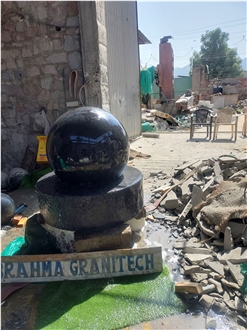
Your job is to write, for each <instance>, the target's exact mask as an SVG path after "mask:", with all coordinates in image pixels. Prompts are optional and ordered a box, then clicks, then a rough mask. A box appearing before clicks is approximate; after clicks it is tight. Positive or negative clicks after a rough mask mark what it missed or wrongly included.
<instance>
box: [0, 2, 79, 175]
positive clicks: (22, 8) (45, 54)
mask: <svg viewBox="0 0 247 330" xmlns="http://www.w3.org/2000/svg"><path fill="white" fill-rule="evenodd" d="M1 7H2V8H1V9H2V35H1V36H2V38H1V42H2V51H1V59H2V66H1V69H2V81H1V82H2V90H1V120H2V169H3V168H5V169H10V168H12V167H19V166H20V165H21V161H22V159H23V156H24V154H25V150H26V148H27V146H28V145H37V139H36V136H37V135H43V132H42V130H41V131H40V132H37V131H35V130H34V129H33V122H34V117H35V115H36V114H38V113H39V112H40V110H41V109H42V108H44V109H45V112H46V116H47V119H48V122H49V123H50V124H52V123H53V122H54V121H55V120H56V119H57V117H59V116H60V115H61V114H62V113H63V112H65V111H66V110H67V108H66V102H68V101H75V100H77V101H78V91H79V88H80V87H81V86H82V85H83V79H82V64H81V63H82V59H81V46H80V29H79V18H78V4H77V1H47V2H46V1H44V2H43V1H37V2H36V1H31V2H29V1H12V2H9V1H3V2H2V3H1ZM71 70H77V72H78V74H79V79H78V83H77V96H76V98H74V97H71V96H70V93H69V90H68V81H69V74H70V72H71Z"/></svg>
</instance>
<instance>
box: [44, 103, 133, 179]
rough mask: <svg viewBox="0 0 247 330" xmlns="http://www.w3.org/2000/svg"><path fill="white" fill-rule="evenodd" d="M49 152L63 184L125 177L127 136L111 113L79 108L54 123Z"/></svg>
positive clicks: (50, 134)
mask: <svg viewBox="0 0 247 330" xmlns="http://www.w3.org/2000/svg"><path fill="white" fill-rule="evenodd" d="M46 152H47V157H48V160H49V163H50V165H51V166H52V168H53V170H54V172H55V174H56V175H57V176H58V177H59V178H60V179H61V180H62V181H66V182H70V183H79V184H93V183H98V182H103V181H109V180H114V179H116V178H119V177H120V176H121V175H122V173H123V171H124V169H125V167H126V164H127V162H128V158H129V141H128V135H127V133H126V131H125V129H124V127H123V126H122V124H121V123H120V122H119V121H118V120H117V119H116V118H115V117H114V116H113V115H112V114H111V113H109V112H107V111H104V110H102V109H100V108H95V107H79V108H76V109H73V110H69V111H67V112H66V113H64V114H63V115H62V116H61V117H59V118H58V119H57V120H56V122H55V123H54V124H53V126H52V127H51V129H50V132H49V134H48V137H47V145H46Z"/></svg>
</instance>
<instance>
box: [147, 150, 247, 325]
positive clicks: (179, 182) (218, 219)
mask: <svg viewBox="0 0 247 330" xmlns="http://www.w3.org/2000/svg"><path fill="white" fill-rule="evenodd" d="M151 175H152V176H153V177H154V179H155V178H156V179H157V180H156V183H155V184H154V186H153V189H154V190H153V191H152V195H151V200H150V201H149V203H151V204H146V205H145V209H146V211H147V217H146V219H147V220H148V221H152V222H154V223H155V222H156V223H158V224H159V225H163V226H164V227H165V228H167V229H168V228H169V229H170V231H171V232H172V235H173V236H174V237H175V238H176V239H177V241H176V243H175V244H174V246H173V249H174V254H175V255H177V256H178V257H179V260H180V274H181V275H182V276H184V280H185V282H179V283H177V286H176V285H175V290H176V287H177V292H184V293H185V292H186V294H187V295H191V294H192V295H195V291H194V290H195V287H194V285H195V283H197V290H198V291H197V302H198V303H199V304H200V305H201V306H202V307H203V309H204V310H205V311H209V310H213V311H215V312H216V313H219V314H221V313H223V314H225V313H229V311H231V312H232V313H233V315H234V314H235V315H236V317H237V318H238V320H239V322H240V323H241V324H242V325H244V326H245V328H247V316H246V315H247V292H246V291H247V283H246V282H247V279H245V278H244V275H243V274H242V272H241V269H240V267H243V264H244V265H246V266H247V191H246V190H247V161H246V159H240V160H238V159H236V158H234V156H231V155H230V156H221V157H219V159H218V160H216V159H209V160H207V161H197V162H194V163H193V162H191V163H187V164H186V163H185V164H183V165H182V166H179V167H177V168H176V170H175V173H174V175H173V176H172V177H167V176H166V175H165V173H163V172H159V173H151ZM154 181H155V180H154ZM160 182H162V183H164V185H163V186H161V187H160V186H158V184H159V183H160ZM245 263H246V264H245ZM182 284H185V287H184V285H182ZM245 290H246V291H245Z"/></svg>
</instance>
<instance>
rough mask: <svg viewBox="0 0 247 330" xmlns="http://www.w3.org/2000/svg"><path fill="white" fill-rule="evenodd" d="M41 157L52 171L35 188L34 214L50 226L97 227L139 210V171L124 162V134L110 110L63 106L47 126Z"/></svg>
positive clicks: (83, 229)
mask: <svg viewBox="0 0 247 330" xmlns="http://www.w3.org/2000/svg"><path fill="white" fill-rule="evenodd" d="M47 157H48V160H49V163H50V165H51V166H52V168H53V172H52V173H49V174H47V175H45V176H43V177H42V178H41V179H39V180H38V182H37V184H36V189H37V194H38V201H39V207H40V214H41V215H42V217H43V219H44V221H45V223H46V224H47V225H48V226H50V227H52V228H53V229H54V230H55V231H56V229H57V230H65V231H69V232H76V233H83V234H92V233H97V232H100V231H102V230H107V229H111V228H117V227H118V226H120V225H121V224H124V223H126V222H128V221H129V220H131V219H133V218H135V217H137V216H138V215H139V214H140V213H141V211H142V210H143V186H142V185H143V182H142V181H143V177H142V173H141V172H140V171H139V170H137V169H135V168H133V167H130V166H127V162H128V158H129V141H128V135H127V133H126V131H125V129H124V127H123V125H122V124H121V123H120V122H119V121H118V120H117V119H116V118H115V117H114V116H113V115H112V114H111V113H109V112H107V111H104V110H102V109H100V108H95V107H79V108H76V109H73V110H69V111H67V112H66V113H65V114H63V115H62V116H61V117H59V118H58V119H57V121H56V122H55V123H54V124H53V126H52V127H51V129H50V132H49V135H48V137H47Z"/></svg>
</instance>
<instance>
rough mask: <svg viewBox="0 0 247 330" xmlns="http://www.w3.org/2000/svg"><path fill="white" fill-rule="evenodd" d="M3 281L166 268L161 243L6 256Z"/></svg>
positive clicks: (86, 276) (100, 275)
mask: <svg viewBox="0 0 247 330" xmlns="http://www.w3.org/2000/svg"><path fill="white" fill-rule="evenodd" d="M1 263H2V273H1V280H2V283H13V282H50V281H64V280H86V279H93V278H108V277H118V276H126V275H141V274H149V273H159V272H161V271H162V268H163V265H162V249H161V246H158V247H157V246H151V247H146V248H136V249H119V250H111V251H98V252H86V253H69V254H49V255H28V256H27V255H22V256H17V255H16V256H10V257H2V258H1Z"/></svg>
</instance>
